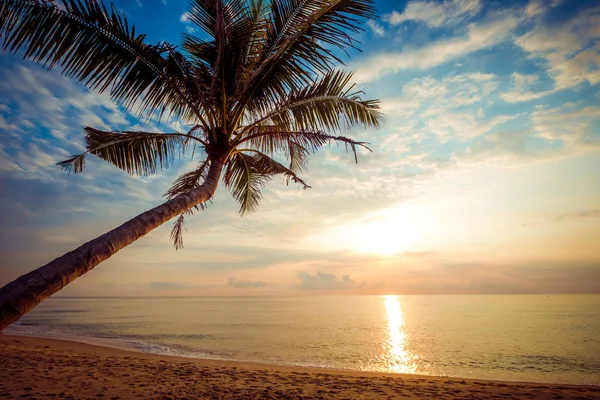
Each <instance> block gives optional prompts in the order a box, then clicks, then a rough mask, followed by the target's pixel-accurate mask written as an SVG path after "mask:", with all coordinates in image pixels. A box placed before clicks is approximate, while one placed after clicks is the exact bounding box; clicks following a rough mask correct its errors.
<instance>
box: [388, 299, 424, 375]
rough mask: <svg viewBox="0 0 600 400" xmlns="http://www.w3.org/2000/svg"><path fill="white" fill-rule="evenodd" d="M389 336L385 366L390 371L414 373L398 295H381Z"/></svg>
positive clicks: (412, 357) (415, 368) (414, 367)
mask: <svg viewBox="0 0 600 400" xmlns="http://www.w3.org/2000/svg"><path fill="white" fill-rule="evenodd" d="M383 300H384V305H385V312H386V316H387V323H388V331H389V338H388V341H387V347H388V352H387V353H388V354H387V367H388V369H389V371H391V372H399V373H406V374H414V373H416V372H417V367H416V365H415V363H414V360H415V357H414V356H413V355H412V354H411V353H410V352H409V351H408V350H407V348H406V333H405V326H404V314H403V313H402V306H401V304H400V299H399V297H398V296H391V295H390V296H383Z"/></svg>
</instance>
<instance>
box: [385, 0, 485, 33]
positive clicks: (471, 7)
mask: <svg viewBox="0 0 600 400" xmlns="http://www.w3.org/2000/svg"><path fill="white" fill-rule="evenodd" d="M480 10H481V1H480V0H446V1H444V2H438V1H411V2H409V3H408V4H407V6H406V8H405V9H404V11H403V12H402V13H399V12H397V11H393V12H392V14H390V15H388V16H387V20H388V22H389V23H390V24H391V25H399V24H401V23H403V22H404V21H411V20H412V21H421V22H424V23H425V24H427V25H428V26H431V27H434V28H439V27H441V26H444V25H449V24H456V23H459V22H463V21H464V20H466V19H468V18H470V17H473V16H475V15H477V14H478V13H479V11H480Z"/></svg>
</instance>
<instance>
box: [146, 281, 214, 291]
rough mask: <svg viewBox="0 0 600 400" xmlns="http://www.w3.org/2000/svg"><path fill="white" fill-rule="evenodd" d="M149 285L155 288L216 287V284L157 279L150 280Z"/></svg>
mask: <svg viewBox="0 0 600 400" xmlns="http://www.w3.org/2000/svg"><path fill="white" fill-rule="evenodd" d="M149 286H150V288H151V289H154V290H184V289H209V288H214V287H215V285H198V284H192V283H187V282H176V281H175V282H173V281H167V282H162V281H156V282H150V283H149Z"/></svg>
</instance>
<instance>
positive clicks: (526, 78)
mask: <svg viewBox="0 0 600 400" xmlns="http://www.w3.org/2000/svg"><path fill="white" fill-rule="evenodd" d="M511 79H512V82H513V88H512V90H511V91H509V92H505V93H502V94H501V95H500V97H501V98H502V100H504V101H506V102H507V103H518V102H523V101H530V100H535V99H539V98H541V97H544V96H547V95H549V94H551V93H553V92H554V91H555V90H543V91H532V90H531V87H532V86H535V85H537V84H539V76H538V75H536V74H529V75H527V74H520V73H518V72H514V73H513V74H512V76H511Z"/></svg>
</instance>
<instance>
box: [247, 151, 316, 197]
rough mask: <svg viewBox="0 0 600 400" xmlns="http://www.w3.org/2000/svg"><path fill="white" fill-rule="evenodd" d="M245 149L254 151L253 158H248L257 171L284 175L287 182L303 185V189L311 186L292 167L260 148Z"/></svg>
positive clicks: (269, 174)
mask: <svg viewBox="0 0 600 400" xmlns="http://www.w3.org/2000/svg"><path fill="white" fill-rule="evenodd" d="M245 151H250V152H252V153H253V155H252V156H251V159H248V160H249V162H250V164H251V168H252V170H253V171H256V173H260V174H263V175H268V176H274V175H283V176H284V177H285V179H286V182H287V183H289V182H290V181H292V182H294V183H298V184H299V185H301V186H302V188H303V189H309V188H310V186H308V185H307V184H306V182H304V180H303V179H301V178H300V177H299V176H298V175H297V174H296V172H294V170H293V169H292V168H288V167H286V166H285V165H283V164H281V163H279V162H278V161H276V160H274V159H273V158H271V157H269V156H268V155H266V154H264V153H262V152H260V151H258V150H250V149H246V150H245Z"/></svg>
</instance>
